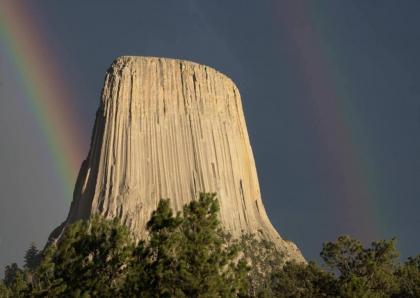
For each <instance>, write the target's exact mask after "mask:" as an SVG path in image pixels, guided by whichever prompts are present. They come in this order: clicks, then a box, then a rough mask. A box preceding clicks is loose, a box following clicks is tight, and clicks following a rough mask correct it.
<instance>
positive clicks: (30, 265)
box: [23, 243, 41, 271]
mask: <svg viewBox="0 0 420 298" xmlns="http://www.w3.org/2000/svg"><path fill="white" fill-rule="evenodd" d="M23 259H24V261H25V266H24V268H25V269H27V270H28V271H34V270H35V269H36V268H37V267H38V265H39V263H40V261H41V256H40V252H39V250H38V248H37V247H36V245H35V243H31V246H30V247H29V249H28V250H27V251H26V253H25V256H24V258H23Z"/></svg>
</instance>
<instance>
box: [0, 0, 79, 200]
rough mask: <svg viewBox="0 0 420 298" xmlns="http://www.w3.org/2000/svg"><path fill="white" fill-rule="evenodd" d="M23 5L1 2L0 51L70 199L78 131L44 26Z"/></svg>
mask: <svg viewBox="0 0 420 298" xmlns="http://www.w3.org/2000/svg"><path fill="white" fill-rule="evenodd" d="M23 3H24V2H22V1H13V0H3V1H1V3H0V40H1V43H0V47H1V50H2V52H3V53H4V54H5V57H6V63H8V64H10V65H11V67H13V69H14V70H15V71H16V73H17V75H18V79H19V82H18V86H19V87H21V92H22V93H23V97H24V98H25V101H26V104H27V105H28V107H29V109H30V110H31V112H32V114H33V116H34V119H35V121H36V123H37V124H38V128H39V131H40V132H41V133H42V136H41V137H42V138H43V139H44V141H45V142H46V144H47V147H48V148H49V154H50V156H51V159H52V161H53V164H54V167H55V170H54V171H55V173H56V175H58V176H59V179H60V180H61V183H62V188H63V192H64V195H65V196H66V197H68V198H69V199H70V198H71V194H72V191H73V186H74V182H75V177H76V175H77V171H78V170H79V166H80V163H81V160H82V158H83V153H82V152H81V149H82V148H83V143H82V142H81V137H82V134H81V133H80V132H81V129H80V128H79V127H78V125H77V124H76V125H75V123H77V117H76V113H75V112H74V109H73V107H72V105H71V101H72V99H74V97H72V95H71V92H70V90H69V88H68V87H67V85H66V80H65V79H64V78H63V76H62V75H61V73H60V71H59V69H60V65H59V64H58V63H57V60H56V59H55V57H54V53H53V52H52V51H51V50H50V49H49V48H48V42H47V41H46V39H45V38H44V36H43V30H42V27H41V26H40V25H39V24H37V22H36V20H35V19H34V18H33V17H32V16H31V14H30V13H28V11H27V10H26V7H25V5H24V4H23Z"/></svg>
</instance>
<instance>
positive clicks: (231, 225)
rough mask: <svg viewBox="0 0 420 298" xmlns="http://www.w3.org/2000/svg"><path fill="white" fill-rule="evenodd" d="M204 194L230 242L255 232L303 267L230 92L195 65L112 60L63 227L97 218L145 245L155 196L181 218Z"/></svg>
mask: <svg viewBox="0 0 420 298" xmlns="http://www.w3.org/2000/svg"><path fill="white" fill-rule="evenodd" d="M200 192H216V193H217V194H218V198H219V203H220V217H221V222H222V225H223V227H224V228H225V229H226V230H227V231H229V232H230V233H231V234H233V236H239V235H240V234H241V233H244V232H249V233H254V234H256V235H257V236H258V237H262V238H265V239H269V240H272V241H274V242H275V243H276V244H277V246H278V247H279V248H280V249H282V250H283V251H284V252H285V253H286V255H287V256H288V257H289V258H291V259H295V260H298V261H304V259H303V257H302V255H301V253H300V252H299V250H298V249H297V247H296V246H295V245H294V244H293V243H291V242H289V241H285V240H283V239H282V238H281V237H280V236H279V234H278V233H277V232H276V230H275V229H274V228H273V226H272V224H271V223H270V221H269V219H268V217H267V214H266V212H265V210H264V206H263V203H262V200H261V195H260V188H259V184H258V178H257V172H256V168H255V162H254V158H253V155H252V150H251V145H250V142H249V138H248V133H247V129H246V124H245V119H244V114H243V110H242V104H241V98H240V94H239V90H238V89H237V87H236V86H235V84H234V83H233V82H232V81H231V80H230V79H229V78H228V77H226V76H225V75H223V74H221V73H220V72H218V71H216V70H214V69H212V68H210V67H207V66H204V65H199V64H196V63H193V62H188V61H181V60H175V59H166V58H151V57H127V56H126V57H120V58H118V59H117V60H115V61H114V63H113V64H112V66H111V67H110V69H109V70H108V72H107V74H106V78H105V85H104V88H103V91H102V98H101V103H100V107H99V109H98V111H97V115H96V123H95V127H94V131H93V137H92V143H91V148H90V152H89V155H88V157H87V159H86V160H85V161H84V162H83V164H82V168H81V170H80V173H79V177H78V181H77V183H76V189H75V191H74V198H73V202H72V206H71V209H70V213H69V215H68V218H67V220H66V222H65V223H64V224H63V226H62V227H64V226H66V225H67V224H69V223H71V222H74V221H75V220H77V219H80V218H88V217H89V216H90V215H91V214H92V213H100V214H102V215H104V216H106V217H119V218H120V219H121V220H122V221H123V222H124V223H125V224H126V225H127V226H128V227H129V228H130V229H131V230H132V231H133V232H134V235H136V236H137V237H139V238H144V237H145V236H146V230H145V226H146V222H147V220H148V219H149V217H150V215H151V213H152V211H153V210H155V208H156V206H157V204H158V201H159V199H160V198H170V199H171V204H172V207H173V209H174V210H176V211H181V210H182V206H183V205H184V204H185V203H188V202H189V201H190V200H192V199H194V198H197V196H198V194H199V193H200ZM60 229H61V228H60ZM60 229H59V230H60ZM59 230H58V231H57V232H59Z"/></svg>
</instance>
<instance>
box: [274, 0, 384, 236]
mask: <svg viewBox="0 0 420 298" xmlns="http://www.w3.org/2000/svg"><path fill="white" fill-rule="evenodd" d="M311 12H312V14H311ZM276 19H277V20H278V22H279V23H280V26H282V28H284V29H285V32H286V34H287V35H288V38H289V39H290V41H291V43H292V44H293V45H294V47H295V49H296V51H297V53H298V57H299V58H298V62H297V66H298V69H299V72H300V76H301V81H302V84H303V85H304V86H303V88H305V90H306V92H307V94H308V97H307V99H306V101H305V103H304V104H305V107H306V108H308V109H310V110H311V111H312V117H313V119H312V121H313V123H314V127H313V129H314V133H315V134H316V135H317V138H318V140H320V142H319V146H320V148H319V149H320V150H319V151H320V152H323V153H322V154H324V155H323V156H320V158H321V159H322V160H323V161H325V162H326V164H327V167H328V169H329V171H327V172H329V173H334V174H333V175H331V174H330V175H331V177H329V181H330V182H329V188H330V192H331V197H335V198H334V202H330V204H331V206H335V207H333V208H331V210H332V211H333V212H335V213H336V214H331V217H332V218H333V220H332V222H336V223H340V224H341V225H343V226H342V227H341V228H342V229H343V230H344V231H349V230H352V227H353V228H354V227H358V230H359V231H360V230H363V231H362V232H361V234H362V235H357V236H358V237H362V238H364V240H366V239H370V240H371V239H377V238H378V236H380V235H383V234H384V230H385V224H384V222H383V220H381V215H380V214H379V210H380V203H379V198H380V194H379V190H378V189H377V183H376V181H375V176H376V175H377V173H375V166H374V165H373V162H374V161H373V160H374V156H373V155H372V154H371V152H370V151H369V140H368V137H367V136H366V132H365V131H363V129H362V128H363V125H362V119H360V117H358V113H357V112H356V111H355V108H354V106H353V105H352V97H351V96H352V94H351V91H350V90H348V87H346V85H348V84H346V82H345V81H343V76H342V74H341V73H340V69H339V67H340V61H338V60H337V59H336V57H335V56H336V55H335V50H336V49H335V48H333V47H331V46H328V44H327V43H326V42H325V38H323V30H325V29H326V28H323V26H322V21H321V20H322V19H323V17H322V16H318V15H315V14H314V12H313V11H312V9H311V11H309V9H308V8H307V7H305V5H304V4H302V3H300V2H296V1H285V2H281V5H280V4H279V3H278V6H277V7H276ZM296 22H299V28H298V29H297V28H296ZM338 196H342V197H338ZM338 205H339V206H338ZM337 211H338V212H337Z"/></svg>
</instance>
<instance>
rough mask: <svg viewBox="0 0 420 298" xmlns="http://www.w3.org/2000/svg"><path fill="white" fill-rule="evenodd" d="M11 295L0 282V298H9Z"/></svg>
mask: <svg viewBox="0 0 420 298" xmlns="http://www.w3.org/2000/svg"><path fill="white" fill-rule="evenodd" d="M11 294H12V293H11V292H10V290H9V288H8V287H6V285H5V284H4V283H3V282H0V298H9V297H11Z"/></svg>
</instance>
